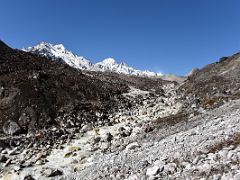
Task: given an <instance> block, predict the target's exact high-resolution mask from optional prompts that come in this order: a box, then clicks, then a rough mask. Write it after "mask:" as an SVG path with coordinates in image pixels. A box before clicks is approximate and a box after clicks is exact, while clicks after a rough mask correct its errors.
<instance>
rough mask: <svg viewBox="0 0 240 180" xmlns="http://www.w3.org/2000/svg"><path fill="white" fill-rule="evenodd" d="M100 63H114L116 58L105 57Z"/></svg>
mask: <svg viewBox="0 0 240 180" xmlns="http://www.w3.org/2000/svg"><path fill="white" fill-rule="evenodd" d="M101 63H102V64H106V65H109V64H111V65H113V64H116V60H115V59H113V58H107V59H104V60H103V61H102V62H101Z"/></svg>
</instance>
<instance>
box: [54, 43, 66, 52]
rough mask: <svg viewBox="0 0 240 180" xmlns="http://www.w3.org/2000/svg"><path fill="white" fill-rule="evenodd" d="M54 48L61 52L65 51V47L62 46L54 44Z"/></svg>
mask: <svg viewBox="0 0 240 180" xmlns="http://www.w3.org/2000/svg"><path fill="white" fill-rule="evenodd" d="M54 47H55V48H56V49H58V50H61V51H65V50H66V49H65V47H64V46H63V45H62V44H56V45H54Z"/></svg>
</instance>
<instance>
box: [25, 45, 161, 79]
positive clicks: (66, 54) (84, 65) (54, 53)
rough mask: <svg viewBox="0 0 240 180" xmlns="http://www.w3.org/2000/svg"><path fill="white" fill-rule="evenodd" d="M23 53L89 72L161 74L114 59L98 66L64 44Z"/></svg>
mask: <svg viewBox="0 0 240 180" xmlns="http://www.w3.org/2000/svg"><path fill="white" fill-rule="evenodd" d="M23 51H27V52H31V53H34V54H38V55H41V56H46V57H48V58H51V59H52V60H61V61H62V62H64V63H66V64H68V65H69V66H71V67H74V68H77V69H81V70H89V71H101V72H106V71H107V72H115V73H120V74H127V75H136V76H147V77H153V76H160V74H157V73H154V72H151V71H147V70H145V71H141V70H136V69H134V68H132V67H129V66H128V65H127V64H126V63H124V62H122V63H120V64H118V63H117V61H116V60H115V59H114V58H107V59H104V60H103V61H101V62H98V63H96V64H92V63H91V62H90V61H89V60H87V59H85V58H84V57H82V56H77V55H75V54H73V53H72V52H71V51H68V50H67V49H66V48H65V47H64V45H63V44H56V45H53V44H50V43H47V42H41V43H40V44H38V45H36V46H34V47H29V48H26V49H23Z"/></svg>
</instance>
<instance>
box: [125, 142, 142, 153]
mask: <svg viewBox="0 0 240 180" xmlns="http://www.w3.org/2000/svg"><path fill="white" fill-rule="evenodd" d="M138 147H140V145H139V144H138V143H137V142H134V143H131V144H128V145H127V147H126V149H125V150H126V151H129V150H133V149H136V148H138Z"/></svg>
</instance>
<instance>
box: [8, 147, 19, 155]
mask: <svg viewBox="0 0 240 180" xmlns="http://www.w3.org/2000/svg"><path fill="white" fill-rule="evenodd" d="M17 150H18V148H17V147H16V148H14V149H13V150H11V151H9V152H8V155H9V156H13V155H17V154H18V152H17Z"/></svg>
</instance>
